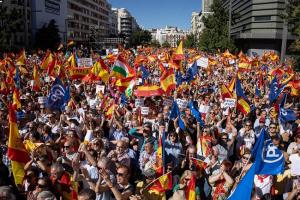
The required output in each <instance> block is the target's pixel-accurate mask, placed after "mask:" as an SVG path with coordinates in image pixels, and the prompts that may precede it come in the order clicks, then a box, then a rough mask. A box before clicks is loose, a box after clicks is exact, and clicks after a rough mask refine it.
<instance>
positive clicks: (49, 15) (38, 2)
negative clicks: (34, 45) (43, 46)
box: [31, 0, 67, 43]
mask: <svg viewBox="0 0 300 200" xmlns="http://www.w3.org/2000/svg"><path fill="white" fill-rule="evenodd" d="M31 3H32V7H31V13H32V15H31V16H32V38H33V40H35V35H36V32H37V31H38V30H39V29H40V28H42V27H43V26H44V25H47V24H48V23H49V22H50V21H51V20H55V22H56V25H57V27H58V30H59V35H60V38H61V41H62V42H64V43H66V42H67V41H66V32H67V29H66V22H67V21H66V20H65V19H66V18H67V1H61V0H32V1H31Z"/></svg>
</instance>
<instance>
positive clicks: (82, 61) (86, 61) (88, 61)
mask: <svg viewBox="0 0 300 200" xmlns="http://www.w3.org/2000/svg"><path fill="white" fill-rule="evenodd" d="M92 66H93V60H92V58H78V67H92Z"/></svg>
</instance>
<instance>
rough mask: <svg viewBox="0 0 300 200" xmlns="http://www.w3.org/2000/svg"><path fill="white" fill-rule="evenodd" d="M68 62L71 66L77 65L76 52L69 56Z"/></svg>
mask: <svg viewBox="0 0 300 200" xmlns="http://www.w3.org/2000/svg"><path fill="white" fill-rule="evenodd" d="M68 63H69V66H70V67H71V68H75V67H77V62H76V58H75V55H74V53H72V55H71V56H70V57H69V58H68Z"/></svg>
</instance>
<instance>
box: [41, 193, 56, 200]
mask: <svg viewBox="0 0 300 200" xmlns="http://www.w3.org/2000/svg"><path fill="white" fill-rule="evenodd" d="M37 199H38V200H56V198H55V196H54V194H53V193H52V192H50V191H42V192H40V193H39V194H38V195H37Z"/></svg>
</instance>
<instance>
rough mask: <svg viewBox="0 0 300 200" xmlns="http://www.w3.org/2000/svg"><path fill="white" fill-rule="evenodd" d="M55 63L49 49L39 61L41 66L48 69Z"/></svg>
mask: <svg viewBox="0 0 300 200" xmlns="http://www.w3.org/2000/svg"><path fill="white" fill-rule="evenodd" d="M54 65H55V59H54V58H53V55H52V53H51V52H50V51H48V52H47V53H46V55H45V57H44V59H43V61H42V63H41V68H42V69H44V70H47V71H49V70H48V69H49V68H53V67H54Z"/></svg>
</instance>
